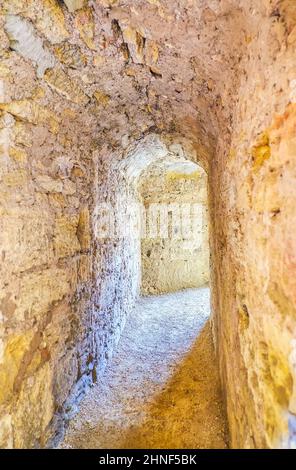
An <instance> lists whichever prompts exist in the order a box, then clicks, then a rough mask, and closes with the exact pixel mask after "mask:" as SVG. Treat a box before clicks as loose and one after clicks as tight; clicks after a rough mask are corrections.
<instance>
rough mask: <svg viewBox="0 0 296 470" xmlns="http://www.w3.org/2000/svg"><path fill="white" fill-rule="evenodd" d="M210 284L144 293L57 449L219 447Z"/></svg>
mask: <svg viewBox="0 0 296 470" xmlns="http://www.w3.org/2000/svg"><path fill="white" fill-rule="evenodd" d="M209 310H210V307H209V289H208V288H206V287H203V288H199V289H190V290H186V291H181V292H177V293H174V294H167V295H161V296H153V297H143V298H142V299H140V301H139V302H138V303H137V306H136V308H135V309H134V311H133V313H132V314H131V315H130V317H129V319H128V321H127V324H126V326H125V330H124V332H123V335H122V337H121V340H120V343H119V345H118V347H117V350H116V353H115V355H114V357H113V359H112V360H111V362H110V364H109V366H108V368H107V369H106V371H105V374H104V376H103V377H102V379H101V380H100V382H99V384H98V385H96V386H95V387H94V388H93V389H92V390H91V392H90V393H89V394H88V395H87V396H86V397H85V399H84V400H83V402H82V404H81V407H80V411H79V413H78V414H77V415H76V417H75V418H74V419H73V420H72V421H71V423H70V426H69V428H68V431H67V433H66V437H65V440H64V442H63V443H62V444H61V447H62V448H171V449H173V448H225V447H227V427H226V422H225V417H224V410H223V405H222V399H221V395H220V385H219V378H218V370H217V366H216V361H215V356H214V350H213V344H212V339H211V335H210V326H209V321H208V317H209Z"/></svg>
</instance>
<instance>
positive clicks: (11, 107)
mask: <svg viewBox="0 0 296 470" xmlns="http://www.w3.org/2000/svg"><path fill="white" fill-rule="evenodd" d="M0 109H2V110H4V111H7V112H8V113H10V114H12V115H13V116H15V117H16V118H17V119H20V120H21V121H28V122H30V123H32V124H43V125H45V126H48V127H49V130H50V131H51V132H53V133H54V134H56V133H57V132H58V127H59V118H58V117H57V116H56V115H55V114H54V113H53V112H51V111H50V110H49V109H47V108H45V107H42V106H39V105H38V104H37V103H35V102H34V101H32V100H19V101H11V102H10V103H3V104H1V103H0Z"/></svg>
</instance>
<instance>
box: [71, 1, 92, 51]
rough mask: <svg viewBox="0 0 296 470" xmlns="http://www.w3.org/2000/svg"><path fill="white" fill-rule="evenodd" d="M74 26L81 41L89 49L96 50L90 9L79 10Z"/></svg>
mask: <svg viewBox="0 0 296 470" xmlns="http://www.w3.org/2000/svg"><path fill="white" fill-rule="evenodd" d="M75 26H76V28H77V29H78V31H79V34H80V37H81V39H82V40H83V41H84V43H85V44H86V45H87V47H88V48H89V49H93V50H95V49H96V46H95V43H94V36H95V24H94V17H93V11H92V9H91V8H83V9H82V10H79V11H78V12H77V14H76V17H75Z"/></svg>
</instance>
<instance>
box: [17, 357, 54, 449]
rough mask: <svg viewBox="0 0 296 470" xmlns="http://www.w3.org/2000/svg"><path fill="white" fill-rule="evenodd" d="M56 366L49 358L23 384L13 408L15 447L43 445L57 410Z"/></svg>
mask: <svg viewBox="0 0 296 470" xmlns="http://www.w3.org/2000/svg"><path fill="white" fill-rule="evenodd" d="M52 375H53V369H52V367H51V365H50V364H49V363H48V362H47V363H45V364H44V365H43V366H42V367H41V368H40V369H39V370H38V371H37V372H36V373H35V375H34V376H33V377H28V378H27V379H26V380H25V381H24V383H23V386H22V389H21V392H20V395H19V398H18V400H17V402H16V405H15V407H14V410H13V427H14V446H15V448H32V447H43V446H44V444H45V442H44V434H45V431H46V428H47V426H48V424H49V423H50V421H51V419H52V417H53V414H54V398H53V390H52V381H53V377H52Z"/></svg>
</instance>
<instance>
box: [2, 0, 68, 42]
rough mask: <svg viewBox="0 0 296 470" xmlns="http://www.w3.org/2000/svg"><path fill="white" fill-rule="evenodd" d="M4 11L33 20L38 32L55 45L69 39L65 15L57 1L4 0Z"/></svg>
mask: <svg viewBox="0 0 296 470" xmlns="http://www.w3.org/2000/svg"><path fill="white" fill-rule="evenodd" d="M4 11H5V12H6V13H9V14H15V15H17V14H20V15H22V16H23V17H26V18H29V19H30V20H32V21H33V22H34V24H35V25H36V28H37V29H38V31H40V33H42V35H43V36H45V37H46V38H47V39H48V40H49V41H50V42H52V43H53V44H55V43H57V42H61V41H64V40H65V39H67V38H68V37H69V33H68V31H67V29H66V26H65V18H64V14H63V11H62V9H61V7H60V5H59V3H58V1H57V0H43V1H42V2H36V0H26V1H23V0H4Z"/></svg>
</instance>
